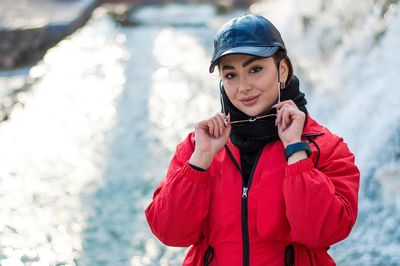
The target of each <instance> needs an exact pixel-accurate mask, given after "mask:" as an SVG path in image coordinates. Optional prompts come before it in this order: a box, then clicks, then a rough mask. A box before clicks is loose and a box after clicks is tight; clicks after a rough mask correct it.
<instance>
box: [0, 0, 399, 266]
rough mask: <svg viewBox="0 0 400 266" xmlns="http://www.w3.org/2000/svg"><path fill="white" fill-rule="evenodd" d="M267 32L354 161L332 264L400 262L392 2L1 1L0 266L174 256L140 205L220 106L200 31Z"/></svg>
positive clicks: (208, 46) (171, 259)
mask: <svg viewBox="0 0 400 266" xmlns="http://www.w3.org/2000/svg"><path fill="white" fill-rule="evenodd" d="M246 12H254V13H259V14H262V15H264V16H266V17H267V18H269V19H270V20H271V21H272V22H273V23H274V24H275V25H276V26H277V27H278V29H279V30H280V31H281V33H282V35H283V39H284V40H285V42H286V45H287V48H288V51H289V56H290V58H291V60H292V62H293V64H294V68H295V74H296V75H297V76H299V78H300V80H301V88H302V90H303V91H304V92H305V93H306V96H307V99H308V102H309V103H308V105H307V107H308V109H309V111H310V113H311V114H312V116H313V117H314V118H315V119H317V120H318V121H319V122H321V123H323V124H325V125H326V126H328V127H329V128H330V129H331V130H332V131H333V132H335V133H337V134H339V135H341V136H343V137H344V139H345V141H346V142H347V143H348V145H349V147H350V149H351V150H352V151H353V152H354V153H355V154H356V162H357V164H358V166H359V168H360V170H361V188H360V193H359V196H360V202H359V217H358V221H357V224H356V226H355V228H354V229H353V231H352V233H351V235H350V236H349V237H348V239H346V240H345V241H343V242H340V243H339V244H337V245H335V246H333V247H332V248H331V249H330V254H331V255H332V256H333V257H334V258H335V260H336V261H337V263H338V265H344V266H352V265H400V88H399V86H400V85H399V84H400V74H399V73H400V72H399V70H400V56H399V55H398V53H399V47H400V12H399V1H398V0H364V1H352V0H337V1H332V0H309V1H301V0H264V1H260V2H257V3H255V2H253V1H233V0H232V1H229V0H225V1H223V0H221V1H218V2H213V1H208V2H206V1H175V2H173V1H139V0H138V1H134V0H131V1H96V0H0V16H1V17H0V67H1V70H0V120H1V122H0V265H3V266H14V265H15V266H20V265H32V266H39V265H40V266H42V265H88V266H92V265H95V266H97V265H104V266H111V265H112V266H114V265H115V266H125V265H135V266H141V265H180V264H181V261H182V259H183V257H184V254H185V252H186V251H187V250H186V249H184V248H170V247H165V246H163V245H162V244H161V243H160V242H159V241H158V240H157V239H156V238H155V237H154V236H153V235H152V234H151V232H150V230H149V228H148V226H147V223H146V220H145V217H144V209H145V207H146V206H147V205H148V204H149V202H150V200H151V196H152V192H153V190H154V189H155V187H156V186H157V185H158V183H159V182H160V180H161V179H162V178H163V176H164V174H165V171H166V168H167V165H168V163H169V160H170V158H171V155H172V153H173V152H174V149H175V146H176V145H177V144H178V143H179V142H180V141H181V140H182V139H183V138H184V137H185V136H186V135H187V133H188V132H189V131H191V130H192V129H193V126H194V124H195V123H196V122H197V121H199V120H200V119H204V118H206V117H208V116H210V115H212V114H214V113H215V112H217V111H219V110H220V107H219V99H218V93H217V92H218V90H217V85H218V80H219V79H218V74H212V75H210V74H209V73H208V64H209V61H210V56H211V53H212V41H213V36H214V34H215V32H216V31H217V29H218V28H219V27H220V26H221V25H222V24H223V23H225V22H226V21H227V20H228V19H230V18H232V17H235V16H237V15H240V14H243V13H246Z"/></svg>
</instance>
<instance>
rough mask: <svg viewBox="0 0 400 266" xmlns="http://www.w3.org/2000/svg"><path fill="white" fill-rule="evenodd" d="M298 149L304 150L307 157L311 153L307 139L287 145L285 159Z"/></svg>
mask: <svg viewBox="0 0 400 266" xmlns="http://www.w3.org/2000/svg"><path fill="white" fill-rule="evenodd" d="M298 151H305V152H306V153H307V157H309V156H310V155H311V148H310V144H308V142H307V141H301V142H296V143H293V144H289V145H287V146H286V148H285V158H286V161H287V160H288V159H289V157H290V156H292V155H293V153H296V152H298Z"/></svg>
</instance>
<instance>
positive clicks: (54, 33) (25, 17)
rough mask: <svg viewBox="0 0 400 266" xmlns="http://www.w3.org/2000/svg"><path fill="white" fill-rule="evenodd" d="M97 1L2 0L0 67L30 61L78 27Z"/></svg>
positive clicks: (3, 67) (85, 19)
mask: <svg viewBox="0 0 400 266" xmlns="http://www.w3.org/2000/svg"><path fill="white" fill-rule="evenodd" d="M98 1H99V0H57V1H54V0H36V1H24V0H2V7H3V8H2V9H1V10H0V69H12V68H16V67H21V66H25V65H31V64H34V63H35V62H36V61H37V60H39V59H40V58H41V57H42V56H43V55H44V53H45V52H46V50H47V49H48V48H50V47H52V46H54V45H55V44H56V43H57V42H59V41H60V40H62V39H63V38H64V37H66V36H67V35H69V34H71V33H73V32H74V31H75V30H76V29H78V28H79V27H81V26H82V25H83V24H84V23H85V22H86V21H87V19H88V18H89V17H90V15H91V12H92V11H93V9H94V8H95V7H96V6H97V5H98Z"/></svg>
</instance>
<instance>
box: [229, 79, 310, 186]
mask: <svg viewBox="0 0 400 266" xmlns="http://www.w3.org/2000/svg"><path fill="white" fill-rule="evenodd" d="M299 87H300V82H299V80H298V78H297V77H296V76H293V78H292V79H291V81H290V82H289V84H287V86H286V88H284V89H282V90H281V101H286V100H293V101H294V102H295V104H296V105H297V107H298V108H299V109H300V110H301V111H303V112H304V113H306V115H307V109H306V107H305V105H306V104H307V101H306V99H305V97H304V93H302V92H301V91H300V89H299ZM221 94H222V101H223V103H224V107H225V113H226V114H228V113H229V114H230V115H231V121H237V120H247V119H250V118H252V117H250V116H248V115H246V114H245V113H243V112H242V111H240V110H239V109H237V108H236V107H235V106H234V105H233V104H232V103H231V101H230V100H229V98H228V96H227V95H226V93H225V91H224V90H223V89H222V90H221ZM273 113H276V109H275V108H274V109H272V110H271V111H270V112H269V113H268V114H273ZM275 118H276V117H275V116H270V117H267V118H263V119H260V120H256V121H254V122H248V123H243V124H238V125H232V130H231V133H230V139H231V140H232V143H233V144H234V145H235V146H237V147H238V148H239V151H240V158H241V165H242V175H243V178H244V179H245V181H246V183H247V180H248V178H249V176H250V172H251V168H252V166H253V163H254V161H255V159H256V156H257V154H258V153H259V152H260V151H261V149H262V148H263V147H264V146H265V145H266V144H267V143H269V142H271V141H274V140H278V139H279V136H278V128H277V127H276V126H275Z"/></svg>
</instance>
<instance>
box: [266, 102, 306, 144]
mask: <svg viewBox="0 0 400 266" xmlns="http://www.w3.org/2000/svg"><path fill="white" fill-rule="evenodd" d="M273 108H276V109H277V115H276V121H275V125H276V126H277V127H278V134H279V138H280V139H281V141H282V142H283V145H284V146H285V148H286V146H287V145H289V144H292V143H296V142H299V141H301V134H302V132H303V127H304V121H305V120H306V115H305V113H304V112H302V111H300V110H299V108H298V107H297V106H296V104H295V103H294V102H293V101H292V100H288V101H283V102H280V103H278V104H275V105H274V106H273Z"/></svg>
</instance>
